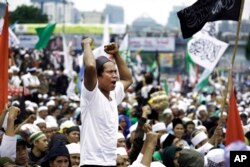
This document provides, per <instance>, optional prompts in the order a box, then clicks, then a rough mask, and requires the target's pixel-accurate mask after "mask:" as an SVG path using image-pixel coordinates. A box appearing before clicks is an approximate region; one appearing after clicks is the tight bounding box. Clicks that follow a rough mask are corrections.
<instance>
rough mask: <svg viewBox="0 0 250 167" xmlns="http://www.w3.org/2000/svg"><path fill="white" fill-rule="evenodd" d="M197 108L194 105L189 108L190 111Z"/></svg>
mask: <svg viewBox="0 0 250 167" xmlns="http://www.w3.org/2000/svg"><path fill="white" fill-rule="evenodd" d="M195 108H196V107H195V106H194V105H190V106H189V107H188V109H189V110H192V109H195Z"/></svg>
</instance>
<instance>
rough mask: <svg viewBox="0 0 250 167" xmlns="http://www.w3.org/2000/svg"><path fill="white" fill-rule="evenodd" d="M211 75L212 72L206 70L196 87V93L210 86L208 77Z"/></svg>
mask: <svg viewBox="0 0 250 167" xmlns="http://www.w3.org/2000/svg"><path fill="white" fill-rule="evenodd" d="M211 73H212V71H210V70H209V69H205V70H204V72H203V73H202V75H201V77H200V79H199V81H198V83H197V84H196V85H195V88H194V89H195V91H200V90H201V89H203V88H204V87H206V86H208V85H209V82H208V77H209V76H210V74H211Z"/></svg>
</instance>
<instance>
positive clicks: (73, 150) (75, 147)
mask: <svg viewBox="0 0 250 167" xmlns="http://www.w3.org/2000/svg"><path fill="white" fill-rule="evenodd" d="M66 147H67V149H68V151H69V154H80V144H78V143H70V144H67V145H66Z"/></svg>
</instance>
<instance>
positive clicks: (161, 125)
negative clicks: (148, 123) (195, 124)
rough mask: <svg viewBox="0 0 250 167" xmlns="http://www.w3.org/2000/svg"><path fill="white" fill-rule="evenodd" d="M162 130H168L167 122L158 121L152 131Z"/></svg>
mask: <svg viewBox="0 0 250 167" xmlns="http://www.w3.org/2000/svg"><path fill="white" fill-rule="evenodd" d="M160 130H165V131H166V132H167V128H166V125H165V123H163V122H158V123H156V124H154V125H153V126H152V131H153V132H157V131H160Z"/></svg>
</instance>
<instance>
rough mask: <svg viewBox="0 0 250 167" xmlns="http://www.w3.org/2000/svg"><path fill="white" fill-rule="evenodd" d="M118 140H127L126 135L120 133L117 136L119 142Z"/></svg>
mask: <svg viewBox="0 0 250 167" xmlns="http://www.w3.org/2000/svg"><path fill="white" fill-rule="evenodd" d="M118 139H125V137H124V135H123V134H122V133H121V132H118V134H117V140H118Z"/></svg>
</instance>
